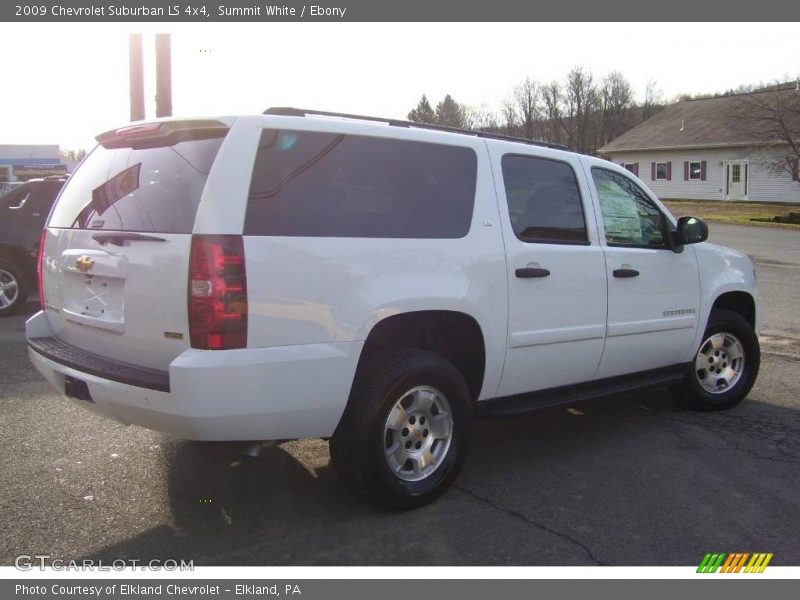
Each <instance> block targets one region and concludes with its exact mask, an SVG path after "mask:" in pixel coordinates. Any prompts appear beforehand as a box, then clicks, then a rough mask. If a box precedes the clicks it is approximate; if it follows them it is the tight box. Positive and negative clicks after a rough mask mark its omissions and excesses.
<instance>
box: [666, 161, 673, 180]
mask: <svg viewBox="0 0 800 600" xmlns="http://www.w3.org/2000/svg"><path fill="white" fill-rule="evenodd" d="M667 181H672V161H669V162H668V163H667Z"/></svg>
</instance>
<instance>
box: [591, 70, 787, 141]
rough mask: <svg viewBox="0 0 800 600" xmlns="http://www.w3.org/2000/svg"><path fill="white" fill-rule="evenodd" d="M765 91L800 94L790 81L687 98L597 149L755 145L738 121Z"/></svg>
mask: <svg viewBox="0 0 800 600" xmlns="http://www.w3.org/2000/svg"><path fill="white" fill-rule="evenodd" d="M766 94H773V95H780V96H782V98H781V99H782V100H784V101H785V100H787V99H788V96H789V95H790V94H796V95H797V96H798V97H800V91H798V90H797V89H796V86H795V84H791V85H784V86H777V87H776V88H772V89H768V90H764V91H759V92H753V93H750V94H737V95H732V96H720V97H717V98H701V99H697V100H684V101H682V102H678V103H677V104H673V105H672V106H669V107H667V108H665V109H664V110H662V111H661V112H659V113H656V114H655V115H653V116H652V117H650V118H649V119H648V120H647V121H645V122H644V123H641V124H640V125H637V126H636V127H634V128H633V129H630V130H628V131H626V132H625V133H623V134H622V135H621V136H619V137H618V138H616V139H614V140H612V141H610V142H609V143H608V144H606V145H605V146H603V147H602V148H600V149H599V150H598V152H601V153H611V152H621V151H625V150H646V149H647V150H650V149H656V148H687V147H697V148H702V147H708V146H715V147H725V146H737V145H743V144H752V143H754V142H755V139H754V137H753V134H751V133H748V131H746V128H744V127H742V126H740V125H739V123H737V121H738V119H737V113H741V111H742V110H743V108H742V107H743V105H745V106H746V104H745V103H746V102H747V101H748V99H750V100H755V101H759V102H760V101H763V100H766V99H768V97H767V96H765V95H766ZM797 117H798V123H797V126H796V127H793V129H800V113H798V115H797ZM759 141H761V142H764V141H767V140H759ZM775 141H777V139H776V140H775Z"/></svg>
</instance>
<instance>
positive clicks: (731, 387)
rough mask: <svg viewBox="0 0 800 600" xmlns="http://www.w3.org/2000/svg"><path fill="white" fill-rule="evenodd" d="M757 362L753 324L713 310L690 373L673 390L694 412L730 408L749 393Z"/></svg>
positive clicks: (728, 313)
mask: <svg viewBox="0 0 800 600" xmlns="http://www.w3.org/2000/svg"><path fill="white" fill-rule="evenodd" d="M760 362H761V349H760V346H759V344H758V336H756V333H755V331H754V330H753V327H752V325H750V323H749V322H748V321H747V320H746V319H744V317H742V316H741V315H740V314H738V313H735V312H732V311H729V310H721V309H720V310H715V311H713V312H712V313H711V316H710V317H709V320H708V326H707V327H706V331H705V333H704V335H703V341H702V343H701V344H700V348H699V349H698V350H697V354H696V355H695V358H694V361H693V362H692V364H691V365H690V367H689V373H687V376H686V379H685V380H684V382H683V383H682V384H681V385H680V386H678V387H677V388H676V390H675V391H676V392H677V394H678V395H679V396H680V397H681V398H682V399H683V400H685V401H686V403H687V404H688V405H689V406H690V407H691V408H694V409H696V410H726V409H728V408H732V407H733V406H736V405H737V404H739V402H741V401H742V400H744V398H745V397H746V396H747V394H748V392H750V389H751V388H752V387H753V384H754V383H755V381H756V377H757V375H758V368H759V365H760Z"/></svg>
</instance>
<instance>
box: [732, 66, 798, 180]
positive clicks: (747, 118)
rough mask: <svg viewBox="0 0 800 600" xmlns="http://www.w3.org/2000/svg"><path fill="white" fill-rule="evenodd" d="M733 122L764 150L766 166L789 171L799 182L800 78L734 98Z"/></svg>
mask: <svg viewBox="0 0 800 600" xmlns="http://www.w3.org/2000/svg"><path fill="white" fill-rule="evenodd" d="M730 111H731V113H732V114H731V116H732V119H731V120H732V122H734V123H736V127H737V129H738V130H739V132H740V133H741V134H742V135H743V136H744V137H745V138H746V139H749V140H751V141H752V142H753V144H754V145H755V146H756V147H758V148H759V149H761V150H764V151H765V152H763V156H765V157H768V158H765V159H764V162H765V166H766V167H767V168H768V169H769V170H770V171H772V172H773V173H776V174H778V173H787V174H789V175H790V176H791V177H792V179H794V180H795V181H798V180H800V177H799V176H798V164H799V163H800V79H798V81H797V82H796V83H794V84H790V85H783V86H774V87H773V88H772V89H768V90H765V91H761V92H756V93H752V94H745V95H742V96H738V97H736V98H734V99H733V104H732V106H731V109H730Z"/></svg>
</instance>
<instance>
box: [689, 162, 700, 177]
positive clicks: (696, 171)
mask: <svg viewBox="0 0 800 600" xmlns="http://www.w3.org/2000/svg"><path fill="white" fill-rule="evenodd" d="M702 178H703V166H702V165H701V164H700V161H697V162H690V163H689V179H702Z"/></svg>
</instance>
